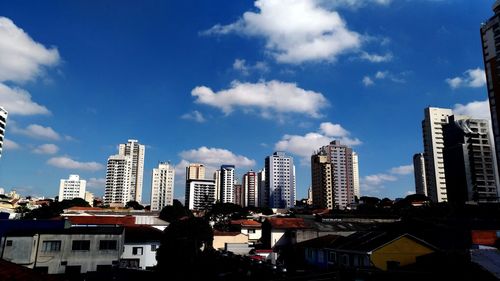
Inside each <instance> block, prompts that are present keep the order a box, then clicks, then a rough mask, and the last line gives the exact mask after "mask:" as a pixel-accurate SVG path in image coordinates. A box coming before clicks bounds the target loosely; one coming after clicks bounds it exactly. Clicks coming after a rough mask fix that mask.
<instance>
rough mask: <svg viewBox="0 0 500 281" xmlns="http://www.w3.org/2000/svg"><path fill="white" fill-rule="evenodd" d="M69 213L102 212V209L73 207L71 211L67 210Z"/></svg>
mask: <svg viewBox="0 0 500 281" xmlns="http://www.w3.org/2000/svg"><path fill="white" fill-rule="evenodd" d="M66 210H68V211H102V210H103V209H102V208H97V207H71V208H69V209H66Z"/></svg>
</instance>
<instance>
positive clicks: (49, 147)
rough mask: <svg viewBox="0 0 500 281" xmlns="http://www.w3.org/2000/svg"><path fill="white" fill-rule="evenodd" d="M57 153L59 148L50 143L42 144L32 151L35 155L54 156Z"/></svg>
mask: <svg viewBox="0 0 500 281" xmlns="http://www.w3.org/2000/svg"><path fill="white" fill-rule="evenodd" d="M58 151H59V147H58V146H57V145H55V144H52V143H46V144H42V145H39V146H37V147H35V148H34V149H33V152H34V153H36V154H56V153H57V152H58Z"/></svg>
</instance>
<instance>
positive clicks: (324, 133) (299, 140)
mask: <svg viewBox="0 0 500 281" xmlns="http://www.w3.org/2000/svg"><path fill="white" fill-rule="evenodd" d="M349 135H350V133H349V132H348V131H347V130H345V129H344V128H343V127H342V126H341V125H339V124H333V123H330V122H325V123H321V125H320V128H319V130H318V132H311V133H307V134H305V135H303V136H301V135H284V136H283V137H282V138H281V140H280V141H279V142H277V143H276V144H275V145H274V148H275V149H276V150H280V151H287V152H290V153H293V154H295V155H298V156H300V157H301V158H302V159H301V161H302V164H307V163H309V162H310V158H311V155H312V153H313V152H314V151H315V150H317V149H319V148H320V147H322V146H324V145H327V144H329V143H330V142H331V141H332V140H334V139H337V140H340V143H341V144H346V145H349V146H355V145H359V144H361V141H360V140H359V139H358V138H350V137H349Z"/></svg>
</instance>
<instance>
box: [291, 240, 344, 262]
mask: <svg viewBox="0 0 500 281" xmlns="http://www.w3.org/2000/svg"><path fill="white" fill-rule="evenodd" d="M341 237H342V236H339V235H331V234H329V235H324V236H320V237H317V238H314V239H311V240H307V241H303V242H300V243H297V245H296V247H297V249H298V250H299V251H302V252H303V254H304V261H305V262H306V263H307V264H309V265H312V266H315V267H319V268H328V267H331V266H332V263H331V262H330V261H329V259H328V257H329V253H330V252H331V249H328V248H329V247H331V246H332V245H333V243H334V242H335V241H336V240H338V239H341Z"/></svg>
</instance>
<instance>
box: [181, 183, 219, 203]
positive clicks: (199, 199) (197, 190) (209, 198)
mask: <svg viewBox="0 0 500 281" xmlns="http://www.w3.org/2000/svg"><path fill="white" fill-rule="evenodd" d="M214 203H215V182H214V180H187V181H186V201H185V206H187V207H188V208H189V209H190V210H208V208H209V207H210V206H211V205H212V204H214Z"/></svg>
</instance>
